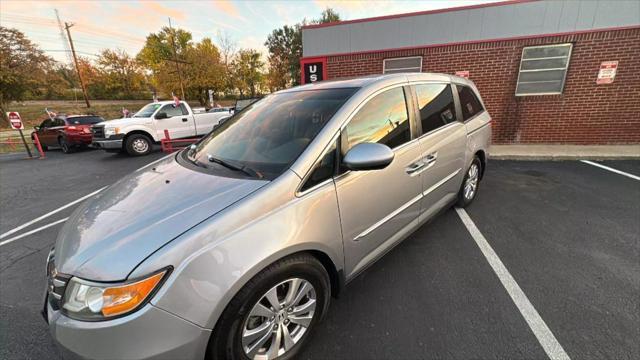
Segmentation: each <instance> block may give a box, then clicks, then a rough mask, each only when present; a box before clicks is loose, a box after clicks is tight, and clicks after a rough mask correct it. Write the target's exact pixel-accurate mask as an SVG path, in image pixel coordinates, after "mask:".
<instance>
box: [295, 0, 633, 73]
mask: <svg viewBox="0 0 640 360" xmlns="http://www.w3.org/2000/svg"><path fill="white" fill-rule="evenodd" d="M535 1H538V0H535ZM633 29H640V25H630V26H620V27H609V28H601V29H589V30H579V31H567V32H559V33H548V34H536V35H523V36H513V37H504V38H493V39H481V40H470V41H460V42H450V43H438V44H424V45H411V46H404V47H398V48H387V49H376V50H363V51H352V52H343V53H330V54H317V55H309V56H303V57H301V58H300V60H301V61H302V60H311V59H319V58H325V57H332V56H349V55H363V54H373V53H381V52H390V51H402V50H412V49H425V48H435V47H444V46H455V45H468V44H481V43H490V42H498V41H514V40H526V39H537V38H544V37H554V36H567V35H580V34H588V33H596V32H608V31H622V30H633Z"/></svg>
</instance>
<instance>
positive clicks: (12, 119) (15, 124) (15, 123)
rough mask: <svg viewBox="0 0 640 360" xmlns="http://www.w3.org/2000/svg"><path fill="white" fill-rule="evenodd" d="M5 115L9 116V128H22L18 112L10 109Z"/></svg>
mask: <svg viewBox="0 0 640 360" xmlns="http://www.w3.org/2000/svg"><path fill="white" fill-rule="evenodd" d="M7 117H8V118H9V123H10V124H11V128H12V129H15V130H22V129H23V128H24V125H23V124H22V119H21V118H20V114H18V113H17V112H15V111H11V112H8V113H7Z"/></svg>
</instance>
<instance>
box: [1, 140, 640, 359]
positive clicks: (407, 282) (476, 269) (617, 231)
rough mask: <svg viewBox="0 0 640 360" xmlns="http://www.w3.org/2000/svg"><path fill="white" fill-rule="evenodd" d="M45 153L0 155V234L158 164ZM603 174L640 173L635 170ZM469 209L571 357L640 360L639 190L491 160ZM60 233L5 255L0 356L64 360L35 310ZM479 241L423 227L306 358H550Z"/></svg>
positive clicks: (600, 173)
mask: <svg viewBox="0 0 640 360" xmlns="http://www.w3.org/2000/svg"><path fill="white" fill-rule="evenodd" d="M47 155H48V158H47V159H46V160H23V159H21V158H20V157H15V156H8V157H0V195H1V196H0V214H1V215H0V224H1V227H2V230H1V231H0V232H1V233H5V232H7V231H9V230H11V229H14V228H16V227H18V226H20V225H22V224H24V223H27V222H29V221H31V220H33V219H35V218H37V217H39V216H41V215H43V214H46V213H49V212H51V211H53V210H55V209H58V208H60V207H61V206H64V205H66V204H68V203H70V202H72V201H74V200H76V199H78V198H81V197H83V196H85V195H87V194H89V193H91V192H93V191H95V190H97V189H99V188H101V187H103V186H105V185H108V184H110V183H113V182H115V181H116V180H117V179H119V178H120V177H122V176H123V175H125V174H127V173H128V172H130V171H133V170H135V169H137V168H139V167H141V166H143V165H144V164H146V163H148V162H150V161H153V160H155V159H157V158H159V157H161V156H162V154H159V153H154V154H152V155H151V156H147V157H144V158H129V157H126V156H123V155H113V154H106V153H104V152H102V151H84V152H80V153H76V154H71V155H63V154H61V153H59V152H57V151H52V152H50V153H48V154H47ZM602 164H604V165H606V166H609V167H612V168H615V169H618V170H621V171H624V172H627V173H630V174H635V175H640V161H608V162H603V163H602ZM75 206H76V205H73V206H69V207H68V208H66V209H64V210H62V211H60V212H57V213H55V214H54V215H52V216H49V217H47V218H46V219H43V220H41V221H39V222H37V223H34V224H32V225H31V226H28V227H25V228H23V229H21V230H19V231H17V232H15V233H13V234H11V236H9V237H7V238H4V239H2V240H1V241H6V240H7V239H9V238H15V237H18V236H21V235H24V234H26V233H28V232H30V231H33V230H34V229H37V228H40V227H42V226H45V225H47V224H51V223H53V222H55V221H57V220H60V219H64V218H65V217H67V216H68V215H69V214H70V213H71V212H72V211H73V209H74V208H75ZM466 212H467V213H468V216H469V218H470V219H471V220H472V221H473V223H475V225H476V226H477V229H478V230H479V232H480V233H481V234H482V235H483V236H484V238H486V241H487V242H488V243H489V244H490V246H491V248H492V249H493V251H495V254H496V255H497V256H498V257H499V259H500V260H501V263H502V264H503V265H504V268H506V269H507V270H508V272H509V274H510V276H511V277H512V278H513V280H514V281H515V282H516V283H517V284H518V285H519V288H520V289H521V290H522V292H523V293H524V294H525V295H526V297H527V299H528V301H530V304H531V305H532V306H533V308H535V310H537V313H538V314H539V316H540V318H541V319H543V320H544V322H545V323H546V325H547V326H548V329H549V330H550V332H552V333H553V335H554V336H555V339H556V340H557V342H558V343H559V344H560V345H561V346H562V348H563V349H564V351H565V352H566V354H567V355H568V357H570V358H571V359H604V358H607V359H637V358H639V357H640V345H639V342H638V339H640V260H639V259H640V238H639V237H640V181H638V180H636V179H633V178H629V177H626V176H623V175H620V174H617V173H613V172H611V171H607V170H605V169H602V168H598V167H596V166H593V165H590V164H586V163H583V162H579V161H563V162H541V161H517V162H516V161H491V162H490V165H489V169H488V170H487V173H486V175H485V178H484V180H483V182H482V183H481V186H480V192H479V194H478V198H477V199H476V201H475V202H474V203H473V204H472V205H471V206H470V207H469V208H468V209H466ZM59 228H60V225H53V226H51V227H48V228H46V229H43V230H41V231H37V232H34V233H32V234H30V235H26V236H22V237H20V238H17V239H16V240H13V241H11V242H9V243H6V244H3V245H0V344H1V346H0V358H2V359H54V358H57V357H58V353H57V351H56V349H55V347H54V346H53V344H52V341H51V339H50V337H49V334H48V330H47V326H46V324H45V323H44V321H43V319H42V317H41V315H40V313H39V310H40V307H41V305H42V303H41V301H42V293H43V289H44V284H45V278H44V262H45V258H46V255H47V251H48V250H49V248H50V247H51V245H52V244H53V243H54V241H55V236H56V234H57V231H58V230H59ZM476 241H477V240H476V238H475V237H474V236H472V235H471V233H470V232H469V230H468V228H467V227H466V226H465V224H464V223H463V222H462V221H461V218H460V216H459V215H458V213H457V212H456V211H455V210H454V209H451V210H448V211H446V212H444V213H443V214H441V215H440V216H439V217H437V218H436V219H434V220H433V221H431V222H430V223H429V224H427V225H425V226H423V227H422V228H421V229H419V230H418V231H417V232H416V233H415V234H413V235H412V236H411V237H409V238H408V239H407V240H405V241H404V242H403V243H402V244H400V245H399V246H397V247H396V248H395V249H393V250H392V251H391V252H390V253H388V254H387V255H386V256H385V257H383V258H382V259H381V260H380V261H378V262H377V263H376V264H375V265H373V266H372V267H370V268H369V269H368V270H367V271H366V272H365V273H363V274H362V275H361V276H359V277H358V278H356V279H355V280H354V281H353V282H351V283H350V284H349V285H348V286H347V289H346V292H344V293H343V294H342V296H341V297H340V298H339V299H337V300H334V301H333V302H332V305H331V308H330V311H329V314H328V316H327V318H326V320H325V321H324V322H323V323H322V324H320V326H319V327H318V328H317V329H316V333H315V334H314V337H313V338H312V339H311V341H310V343H309V344H308V346H307V348H306V349H305V351H304V352H303V354H302V355H301V358H302V359H383V358H397V359H504V358H508V359H545V358H548V355H547V352H546V351H545V349H544V348H543V346H542V345H541V343H540V341H539V340H538V338H537V337H536V334H535V333H534V331H533V330H532V327H531V326H530V324H529V322H527V321H526V320H525V316H523V314H522V313H521V312H520V309H519V306H518V305H516V301H515V300H514V299H512V297H511V296H510V292H508V291H507V290H506V289H505V286H503V283H502V282H501V281H502V280H501V278H500V277H499V276H498V275H497V273H496V271H494V269H493V268H492V266H490V263H489V261H488V259H487V257H486V255H485V254H484V253H483V252H482V251H481V250H480V248H479V246H478V243H477V242H476Z"/></svg>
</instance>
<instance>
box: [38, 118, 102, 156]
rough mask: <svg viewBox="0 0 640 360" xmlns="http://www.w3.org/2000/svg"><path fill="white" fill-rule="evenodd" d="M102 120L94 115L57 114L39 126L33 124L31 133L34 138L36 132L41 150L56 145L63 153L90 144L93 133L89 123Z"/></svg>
mask: <svg viewBox="0 0 640 360" xmlns="http://www.w3.org/2000/svg"><path fill="white" fill-rule="evenodd" d="M102 121H104V119H103V118H102V117H101V116H96V115H58V116H56V117H54V118H52V119H46V120H44V121H43V122H42V123H41V124H40V126H35V127H34V129H35V130H36V131H34V132H33V133H32V134H31V138H32V139H33V138H34V135H33V134H35V133H37V134H38V139H40V144H41V145H42V150H45V151H46V150H47V149H48V148H49V146H58V147H60V148H61V149H62V151H63V152H64V153H65V154H68V153H70V152H72V151H73V150H74V149H75V148H77V147H87V146H89V145H91V140H92V138H93V134H92V133H91V125H93V124H97V123H99V122H102Z"/></svg>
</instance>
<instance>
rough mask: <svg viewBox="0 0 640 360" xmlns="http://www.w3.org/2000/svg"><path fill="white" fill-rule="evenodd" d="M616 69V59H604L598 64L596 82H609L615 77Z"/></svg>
mask: <svg viewBox="0 0 640 360" xmlns="http://www.w3.org/2000/svg"><path fill="white" fill-rule="evenodd" d="M617 70H618V62H617V61H604V62H603V63H602V64H600V71H598V79H597V80H596V84H598V85H600V84H611V83H612V82H613V80H614V79H615V78H616V71H617Z"/></svg>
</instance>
